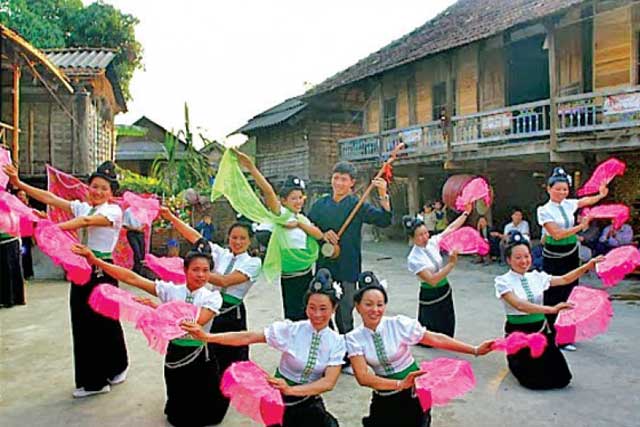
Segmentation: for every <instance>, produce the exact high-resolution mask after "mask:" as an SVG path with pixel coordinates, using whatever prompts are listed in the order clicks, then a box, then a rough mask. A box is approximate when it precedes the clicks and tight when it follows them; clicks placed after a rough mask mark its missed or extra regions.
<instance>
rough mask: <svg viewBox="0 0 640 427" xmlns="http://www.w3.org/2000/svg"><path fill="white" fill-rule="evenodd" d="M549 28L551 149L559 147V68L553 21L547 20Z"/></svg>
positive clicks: (547, 28)
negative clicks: (557, 100)
mask: <svg viewBox="0 0 640 427" xmlns="http://www.w3.org/2000/svg"><path fill="white" fill-rule="evenodd" d="M545 28H546V30H547V49H548V51H549V103H550V105H551V108H550V112H549V146H550V148H551V151H556V150H557V149H558V134H557V129H558V104H557V103H556V97H557V96H558V70H557V65H556V36H555V25H554V24H553V22H550V21H547V22H545Z"/></svg>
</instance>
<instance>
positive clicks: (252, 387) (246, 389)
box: [220, 361, 284, 426]
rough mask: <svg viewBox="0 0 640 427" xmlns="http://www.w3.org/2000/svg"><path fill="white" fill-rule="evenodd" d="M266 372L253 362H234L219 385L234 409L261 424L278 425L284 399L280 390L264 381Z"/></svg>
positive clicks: (280, 419) (282, 415) (282, 412)
mask: <svg viewBox="0 0 640 427" xmlns="http://www.w3.org/2000/svg"><path fill="white" fill-rule="evenodd" d="M267 377H268V375H267V373H266V372H265V371H264V370H263V369H262V368H260V367H259V366H258V365H256V364H255V363H254V362H251V361H248V362H236V363H234V364H232V365H231V366H229V367H228V368H227V370H226V371H224V375H223V376H222V382H221V384H220V388H221V390H222V394H224V395H225V396H226V397H228V398H229V399H230V400H231V405H233V407H234V408H236V410H237V411H238V412H239V413H241V414H243V415H246V416H248V417H250V418H251V419H253V420H254V421H256V422H258V423H261V424H264V425H267V426H268V425H274V424H277V425H280V424H282V419H283V417H284V402H283V401H282V396H281V395H280V392H279V391H278V390H276V389H275V388H273V387H272V386H271V385H270V384H269V383H268V382H267Z"/></svg>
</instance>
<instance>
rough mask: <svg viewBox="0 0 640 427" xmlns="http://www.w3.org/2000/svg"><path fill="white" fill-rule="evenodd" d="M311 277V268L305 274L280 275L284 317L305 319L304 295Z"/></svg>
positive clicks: (296, 319) (293, 319) (295, 319)
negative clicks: (293, 275)
mask: <svg viewBox="0 0 640 427" xmlns="http://www.w3.org/2000/svg"><path fill="white" fill-rule="evenodd" d="M312 279H313V273H312V272H311V270H309V271H308V272H307V274H302V275H300V276H295V277H282V278H281V279H280V288H281V289H282V306H283V308H284V318H285V319H289V320H291V321H294V322H295V321H298V320H305V319H306V318H307V313H306V312H305V305H304V295H305V293H306V292H307V289H309V283H311V280H312Z"/></svg>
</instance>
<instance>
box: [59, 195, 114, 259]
mask: <svg viewBox="0 0 640 427" xmlns="http://www.w3.org/2000/svg"><path fill="white" fill-rule="evenodd" d="M94 208H95V211H94V212H93V213H91V216H93V215H102V216H104V217H105V218H107V219H108V220H109V221H110V222H111V225H110V226H107V227H102V226H98V227H96V226H92V227H86V228H85V230H79V234H80V235H82V233H83V232H85V231H86V233H88V236H87V246H88V247H89V249H91V250H94V251H98V252H112V251H113V248H115V247H116V243H117V242H118V237H119V236H120V228H121V227H122V209H120V206H118V205H116V204H113V203H103V204H101V205H98V206H91V205H90V204H89V203H87V202H81V201H80V200H74V201H72V202H71V212H72V213H73V216H74V217H75V218H77V217H79V216H88V215H89V214H90V212H91V210H92V209H94Z"/></svg>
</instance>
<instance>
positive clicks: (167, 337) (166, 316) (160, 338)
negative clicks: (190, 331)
mask: <svg viewBox="0 0 640 427" xmlns="http://www.w3.org/2000/svg"><path fill="white" fill-rule="evenodd" d="M198 313H199V309H198V307H196V306H195V305H193V304H189V303H187V302H184V301H179V300H177V301H169V302H167V303H164V304H162V305H160V306H159V307H158V308H156V309H155V310H153V312H151V313H144V314H143V315H142V316H140V318H139V319H138V322H137V324H136V328H137V329H140V330H141V331H142V333H143V334H144V336H145V337H146V338H147V342H148V344H149V347H151V348H152V349H153V350H155V351H157V352H159V353H161V354H166V353H167V347H168V345H169V341H171V340H172V339H174V338H178V337H181V336H183V335H185V332H184V330H183V329H182V328H181V327H180V323H182V322H183V321H185V320H186V321H194V320H196V319H197V318H198Z"/></svg>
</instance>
